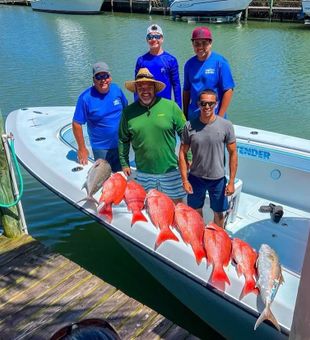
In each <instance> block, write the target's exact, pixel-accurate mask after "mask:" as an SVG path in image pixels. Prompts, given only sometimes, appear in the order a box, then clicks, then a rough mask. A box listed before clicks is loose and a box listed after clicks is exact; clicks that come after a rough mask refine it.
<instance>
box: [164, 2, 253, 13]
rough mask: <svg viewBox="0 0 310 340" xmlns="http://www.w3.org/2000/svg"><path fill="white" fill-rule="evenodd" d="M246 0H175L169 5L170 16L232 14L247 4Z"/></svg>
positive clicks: (239, 11)
mask: <svg viewBox="0 0 310 340" xmlns="http://www.w3.org/2000/svg"><path fill="white" fill-rule="evenodd" d="M249 3H250V2H249V1H248V0H241V1H238V0H215V1H212V0H176V1H174V2H173V3H172V4H171V5H170V13H171V15H172V16H176V15H178V16H210V17H211V16H234V15H237V14H239V13H241V12H242V11H243V10H245V9H246V8H247V7H248V5H249Z"/></svg>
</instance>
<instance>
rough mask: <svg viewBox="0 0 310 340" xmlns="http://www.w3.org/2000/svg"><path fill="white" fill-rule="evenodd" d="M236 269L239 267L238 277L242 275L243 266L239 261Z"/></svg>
mask: <svg viewBox="0 0 310 340" xmlns="http://www.w3.org/2000/svg"><path fill="white" fill-rule="evenodd" d="M236 269H237V275H238V277H240V276H241V275H242V267H241V265H240V264H239V263H237V266H236Z"/></svg>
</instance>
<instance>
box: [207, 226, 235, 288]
mask: <svg viewBox="0 0 310 340" xmlns="http://www.w3.org/2000/svg"><path fill="white" fill-rule="evenodd" d="M203 242H204V247H205V250H206V253H207V260H208V264H209V265H210V264H212V265H213V270H212V274H211V282H212V283H214V284H217V283H225V282H226V283H228V284H229V285H230V281H229V278H228V276H227V274H226V273H225V270H224V268H223V267H226V266H228V264H229V261H230V253H231V240H230V238H229V236H228V234H227V233H226V231H225V230H224V229H223V228H220V227H219V226H217V225H216V224H214V223H211V225H207V228H206V229H205V232H204V236H203Z"/></svg>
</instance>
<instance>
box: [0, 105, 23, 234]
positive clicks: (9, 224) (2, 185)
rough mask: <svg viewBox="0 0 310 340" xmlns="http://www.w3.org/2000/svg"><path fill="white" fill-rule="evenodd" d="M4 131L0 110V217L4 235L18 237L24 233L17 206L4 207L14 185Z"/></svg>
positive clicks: (9, 199) (10, 198) (11, 199)
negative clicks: (3, 137) (6, 152)
mask: <svg viewBox="0 0 310 340" xmlns="http://www.w3.org/2000/svg"><path fill="white" fill-rule="evenodd" d="M4 134H5V131H4V118H3V116H2V113H1V110H0V136H1V141H0V205H1V204H2V205H4V207H1V206H0V219H1V224H2V226H3V230H4V235H5V236H6V237H9V238H14V237H19V236H21V235H23V234H24V227H23V221H22V219H21V215H20V213H19V210H18V208H17V206H16V205H15V206H12V207H5V205H6V204H7V203H10V202H13V201H14V200H15V197H14V194H13V193H14V187H13V180H12V177H11V176H10V171H9V164H8V160H7V158H6V154H5V146H4V143H3V139H2V136H3V135H4Z"/></svg>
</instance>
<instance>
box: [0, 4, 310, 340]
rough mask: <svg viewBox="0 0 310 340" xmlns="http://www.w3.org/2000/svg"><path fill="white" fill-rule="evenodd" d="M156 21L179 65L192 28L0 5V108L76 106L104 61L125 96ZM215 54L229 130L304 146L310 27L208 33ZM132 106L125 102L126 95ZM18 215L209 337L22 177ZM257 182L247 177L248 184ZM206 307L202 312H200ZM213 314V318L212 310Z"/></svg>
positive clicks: (101, 233) (45, 237) (126, 259)
mask: <svg viewBox="0 0 310 340" xmlns="http://www.w3.org/2000/svg"><path fill="white" fill-rule="evenodd" d="M152 22H156V23H158V24H159V25H160V26H161V27H162V28H163V31H164V35H165V43H164V47H165V49H166V50H167V51H168V52H170V53H171V54H173V55H175V56H176V57H177V59H178V61H179V65H180V75H181V80H182V81H183V65H184V63H185V61H186V60H187V59H188V58H189V57H191V56H192V55H193V51H192V47H191V42H190V36H191V31H192V30H193V28H194V27H195V25H194V24H187V23H185V22H173V21H172V20H170V18H169V17H164V16H158V15H153V16H149V15H146V14H145V15H143V14H140V15H139V14H122V13H117V14H116V13H115V14H112V13H105V14H103V15H95V16H82V15H58V14H49V13H39V12H33V11H32V10H31V8H30V7H15V6H14V7H10V6H0V25H1V30H0V46H1V47H0V79H1V81H0V98H1V102H0V108H1V110H2V113H4V114H8V113H9V112H10V111H13V110H14V109H17V108H20V107H30V106H63V105H75V103H76V100H77V97H78V95H79V94H80V93H81V92H82V91H83V90H84V89H85V88H86V87H88V86H90V85H91V65H92V64H93V63H94V62H96V61H98V60H103V61H105V62H107V63H108V65H109V66H110V68H111V70H112V77H113V81H114V82H116V83H118V84H119V85H120V86H121V87H122V88H123V89H124V85H123V84H124V82H125V81H126V80H131V79H133V77H134V66H135V61H136V58H137V57H138V56H139V55H141V54H143V53H145V52H146V50H147V44H146V42H145V31H146V27H148V25H150V23H152ZM210 28H211V29H212V31H213V36H214V43H213V50H214V51H217V52H219V53H221V54H222V55H224V56H225V57H226V58H227V59H228V60H229V62H230V65H231V68H232V72H233V75H234V79H235V82H236V88H235V92H234V97H233V101H232V104H231V106H230V108H229V112H228V113H229V118H230V119H231V120H232V122H233V123H234V124H239V125H245V126H250V127H253V128H259V129H265V130H270V131H274V132H279V133H283V134H288V135H293V136H298V137H302V138H307V139H310V82H309V79H310V67H309V55H310V43H309V42H310V29H309V27H307V26H304V25H302V24H297V23H290V24H288V23H274V22H273V23H269V22H254V21H249V22H248V23H241V24H230V25H211V26H210ZM124 92H125V94H126V96H127V98H128V99H129V101H130V102H131V101H132V100H133V98H132V94H131V93H129V92H128V91H126V90H125V89H124ZM23 177H24V181H25V193H24V197H23V201H22V202H23V207H24V210H25V214H26V220H27V222H28V228H29V232H30V234H31V235H32V236H34V237H35V238H37V239H38V240H41V241H42V242H43V243H44V244H46V245H48V246H51V247H52V249H53V250H55V251H57V252H59V253H61V254H63V255H65V256H67V257H69V258H70V259H72V260H73V261H75V262H77V263H78V264H80V265H81V266H83V267H85V268H86V269H88V270H89V271H91V272H92V273H94V274H96V275H97V276H99V277H101V278H103V279H104V280H106V281H108V282H109V283H111V284H112V285H114V286H116V287H117V288H119V289H121V290H123V291H124V292H125V293H127V294H128V295H130V296H132V297H134V298H136V299H137V300H139V301H141V302H143V303H145V304H147V305H149V306H150V307H152V308H153V309H156V310H157V311H159V312H160V313H162V314H163V315H165V316H166V317H167V318H169V319H171V320H172V321H174V322H176V323H178V324H179V325H180V326H182V327H184V328H186V329H188V330H189V331H190V332H191V333H193V334H195V335H197V336H199V337H201V338H204V339H215V338H217V336H216V335H215V334H214V333H213V332H212V330H210V329H208V327H207V325H205V324H204V323H203V322H202V321H201V320H200V319H199V318H198V317H196V316H195V315H194V314H193V313H191V312H190V311H189V310H188V309H187V308H185V307H184V306H182V305H181V304H180V303H179V302H178V301H177V300H176V299H175V298H174V297H173V296H172V295H171V294H170V293H168V292H167V291H166V290H165V289H164V288H163V287H162V286H161V285H160V284H158V283H157V282H156V281H155V280H154V279H153V278H152V277H151V276H150V275H149V274H148V273H147V272H146V271H145V270H144V269H143V268H142V267H141V266H140V265H139V264H138V263H137V262H135V261H134V260H133V259H132V258H131V257H130V256H129V255H128V254H127V252H126V251H125V250H123V249H122V248H121V247H120V246H119V245H118V244H117V243H116V241H114V239H113V238H112V237H111V236H110V235H109V234H108V233H107V232H106V231H105V230H104V228H103V227H102V226H100V225H98V224H96V223H93V221H92V220H91V219H90V218H89V217H87V216H85V215H83V214H81V213H80V212H78V211H77V210H76V209H75V208H73V207H71V206H70V205H69V204H67V203H66V202H65V201H63V200H62V199H60V198H58V197H57V196H56V195H54V194H53V193H51V192H49V191H48V190H47V189H46V188H45V187H43V186H42V185H41V184H40V183H39V182H38V181H36V180H35V179H33V178H32V177H31V176H30V175H29V174H28V173H26V172H25V171H23ZM253 180H255V178H253ZM206 308H208V306H206ZM211 312H212V311H211Z"/></svg>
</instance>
